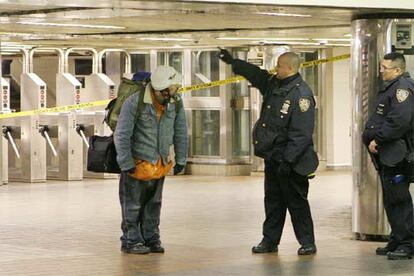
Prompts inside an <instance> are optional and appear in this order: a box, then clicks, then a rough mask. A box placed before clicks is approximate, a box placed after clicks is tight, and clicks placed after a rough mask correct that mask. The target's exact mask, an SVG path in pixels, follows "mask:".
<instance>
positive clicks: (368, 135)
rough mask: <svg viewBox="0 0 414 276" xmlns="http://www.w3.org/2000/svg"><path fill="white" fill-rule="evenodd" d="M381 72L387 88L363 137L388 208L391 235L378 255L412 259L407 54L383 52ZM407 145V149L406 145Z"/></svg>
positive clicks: (413, 108)
mask: <svg viewBox="0 0 414 276" xmlns="http://www.w3.org/2000/svg"><path fill="white" fill-rule="evenodd" d="M380 73H381V76H382V79H383V81H384V84H385V85H384V87H385V88H384V89H383V90H382V91H380V92H379V95H378V99H377V104H376V109H375V111H374V113H373V114H371V116H370V117H369V119H368V122H367V123H366V127H365V130H364V133H363V136H362V137H363V141H364V143H365V145H366V146H367V147H368V150H369V152H370V154H371V157H372V159H373V161H374V162H375V163H377V168H378V170H379V174H380V178H381V183H382V191H383V201H384V207H385V212H386V214H387V217H388V221H389V223H390V226H391V235H390V240H389V242H388V244H387V245H386V246H385V247H379V248H377V250H376V254H377V255H387V256H388V259H391V260H396V259H398V260H400V259H411V257H412V255H413V242H414V225H413V204H412V199H411V195H410V192H409V185H410V183H409V175H410V171H409V168H410V167H409V163H408V162H407V159H406V158H405V157H406V156H407V151H410V150H412V147H411V144H412V140H411V139H412V132H413V119H414V118H413V112H414V105H413V100H414V99H413V92H414V81H413V80H412V79H411V78H410V75H409V74H408V73H407V72H405V58H404V56H403V55H402V54H399V53H390V54H387V55H385V56H384V59H383V60H382V62H381V69H380ZM407 146H408V149H407Z"/></svg>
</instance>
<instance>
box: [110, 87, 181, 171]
mask: <svg viewBox="0 0 414 276" xmlns="http://www.w3.org/2000/svg"><path fill="white" fill-rule="evenodd" d="M151 89H152V88H151V85H150V84H148V85H147V87H146V89H145V92H140V93H145V95H144V107H143V109H142V111H141V112H140V114H136V113H137V109H138V98H139V97H138V94H139V93H135V94H133V95H131V96H130V97H128V98H127V99H126V100H125V102H124V104H123V105H122V108H121V113H120V115H119V119H118V123H117V126H116V129H115V133H114V141H115V147H116V151H117V161H118V164H119V167H120V168H121V170H123V171H125V170H128V169H130V168H133V167H135V162H134V159H140V160H146V161H148V162H151V163H152V164H155V163H156V162H157V160H158V159H159V158H160V157H161V158H162V161H163V163H164V164H167V163H168V159H169V154H170V147H171V145H173V144H174V151H175V162H176V163H177V164H180V165H185V163H186V161H187V144H188V141H187V123H186V117H185V111H184V108H183V105H182V104H181V105H180V106H181V107H180V110H179V111H178V112H177V111H176V110H175V108H176V104H175V103H171V102H170V103H169V104H168V106H167V108H166V110H165V111H164V113H163V115H162V116H161V118H160V121H158V120H157V111H156V110H155V107H154V105H153V102H152V97H151ZM179 100H181V98H179ZM136 116H137V117H136ZM135 120H136V122H135ZM134 122H135V124H134Z"/></svg>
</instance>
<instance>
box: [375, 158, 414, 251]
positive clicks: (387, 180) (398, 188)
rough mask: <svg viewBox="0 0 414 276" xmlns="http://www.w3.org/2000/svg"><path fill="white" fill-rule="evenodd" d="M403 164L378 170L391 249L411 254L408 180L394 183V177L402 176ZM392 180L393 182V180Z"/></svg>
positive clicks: (413, 235)
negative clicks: (389, 228) (389, 230)
mask: <svg viewBox="0 0 414 276" xmlns="http://www.w3.org/2000/svg"><path fill="white" fill-rule="evenodd" d="M404 165H405V164H404V163H402V164H399V165H398V166H396V167H386V166H382V167H381V170H380V175H381V183H382V194H383V201H384V208H385V212H386V214H387V218H388V222H389V224H390V226H391V235H390V241H389V242H388V247H390V248H391V249H393V250H395V249H397V248H398V249H404V250H406V251H407V252H411V253H412V252H413V242H414V222H413V219H414V215H413V202H412V198H411V194H410V190H409V188H410V183H409V178H408V177H407V176H406V175H405V177H404V181H402V182H401V183H395V178H394V177H395V175H404ZM393 179H394V180H393Z"/></svg>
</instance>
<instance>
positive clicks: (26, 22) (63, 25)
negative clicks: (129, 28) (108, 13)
mask: <svg viewBox="0 0 414 276" xmlns="http://www.w3.org/2000/svg"><path fill="white" fill-rule="evenodd" d="M9 23H10V24H21V25H38V26H50V27H79V28H95V29H125V27H119V26H110V25H87V24H67V23H48V22H29V21H20V22H9Z"/></svg>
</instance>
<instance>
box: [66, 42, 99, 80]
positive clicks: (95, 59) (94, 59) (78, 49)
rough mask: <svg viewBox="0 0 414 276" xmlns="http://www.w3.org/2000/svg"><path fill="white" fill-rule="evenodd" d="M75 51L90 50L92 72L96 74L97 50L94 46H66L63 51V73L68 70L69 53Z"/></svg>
mask: <svg viewBox="0 0 414 276" xmlns="http://www.w3.org/2000/svg"><path fill="white" fill-rule="evenodd" d="M77 51H90V52H91V53H92V73H93V74H96V73H98V51H96V50H95V49H94V48H88V47H73V48H68V49H66V51H65V57H64V67H63V69H64V71H63V72H64V73H67V72H69V54H70V53H72V52H77Z"/></svg>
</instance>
